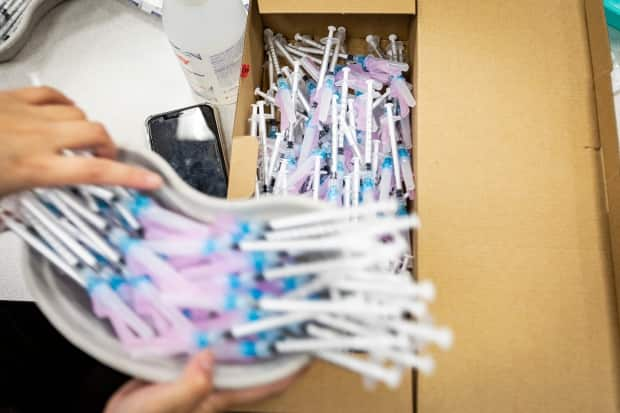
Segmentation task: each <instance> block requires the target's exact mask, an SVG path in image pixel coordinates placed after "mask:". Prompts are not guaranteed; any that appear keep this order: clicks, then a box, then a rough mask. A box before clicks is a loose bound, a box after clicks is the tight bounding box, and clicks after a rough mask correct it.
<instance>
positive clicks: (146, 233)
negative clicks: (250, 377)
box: [0, 185, 452, 386]
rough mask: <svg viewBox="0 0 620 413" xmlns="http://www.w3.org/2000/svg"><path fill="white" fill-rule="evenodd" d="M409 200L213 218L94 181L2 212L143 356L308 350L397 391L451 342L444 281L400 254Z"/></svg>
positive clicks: (257, 356) (239, 356)
mask: <svg viewBox="0 0 620 413" xmlns="http://www.w3.org/2000/svg"><path fill="white" fill-rule="evenodd" d="M397 209H398V205H397V203H396V202H395V201H394V200H390V201H383V202H375V203H369V204H366V205H362V206H360V207H359V208H358V209H357V210H356V212H355V213H354V214H353V213H352V211H351V210H346V209H342V208H328V209H319V210H316V211H312V212H303V213H299V214H296V215H291V216H286V217H281V218H276V219H271V220H259V219H251V220H244V219H242V218H241V217H235V216H225V215H220V216H217V218H216V219H214V220H212V221H211V222H210V223H205V222H199V221H195V220H192V219H189V218H187V217H186V216H184V215H181V214H179V213H176V212H173V211H171V210H169V209H166V208H164V207H162V206H160V205H159V204H158V203H157V202H156V201H155V199H154V198H152V197H149V196H147V195H145V194H142V193H137V192H134V191H130V190H126V189H122V188H116V187H101V186H89V185H83V186H75V187H66V188H50V189H36V190H34V191H29V192H26V193H23V194H21V195H20V197H19V199H18V201H17V202H16V206H15V208H12V209H11V211H9V210H7V209H0V219H2V221H4V223H5V224H6V225H7V226H8V227H9V228H10V229H11V230H12V231H13V232H15V233H16V234H17V235H19V236H20V237H21V238H22V239H23V240H25V241H26V242H27V243H28V244H29V245H30V247H31V248H32V249H34V250H36V251H37V252H38V253H39V254H40V255H42V256H43V257H45V258H46V259H47V260H48V261H49V262H51V263H52V264H53V266H55V267H56V268H57V270H58V271H57V272H59V273H63V274H64V275H66V276H68V277H70V278H71V279H72V280H73V281H75V282H76V283H77V284H79V285H80V286H81V287H83V288H84V289H85V291H87V293H88V295H89V296H90V299H91V302H92V311H93V312H94V314H95V315H96V316H97V317H99V318H101V319H105V320H107V322H109V325H111V327H112V329H113V331H114V333H115V335H116V336H117V337H118V339H119V340H120V342H121V343H122V345H123V347H124V348H125V349H126V351H127V352H128V353H129V354H131V355H132V356H134V357H136V358H153V357H169V356H179V355H180V356H182V355H190V354H192V353H195V352H197V351H199V350H201V349H204V348H209V349H211V350H212V351H213V353H214V354H215V357H216V359H217V360H218V361H220V362H227V363H252V362H255V361H257V360H264V359H269V358H273V357H277V356H279V355H285V354H294V353H298V354H299V353H303V354H310V355H313V356H315V357H317V358H319V359H323V360H326V361H328V362H331V363H334V364H336V365H338V366H342V367H344V368H346V369H350V370H352V371H355V372H357V373H359V374H361V375H363V376H365V377H367V378H370V379H372V380H373V381H376V382H384V383H386V384H388V385H390V386H396V385H397V384H398V383H399V381H400V379H401V374H402V372H403V371H405V369H407V368H416V369H419V370H420V371H422V372H430V371H431V370H432V369H433V364H434V363H433V359H432V358H431V357H430V356H428V355H422V354H420V351H421V350H423V349H425V348H426V347H427V345H428V344H435V345H438V346H439V347H441V348H448V347H449V346H450V345H451V341H452V335H451V332H450V330H448V329H446V328H442V327H437V326H435V325H434V324H433V322H432V320H431V318H430V315H429V313H428V307H427V303H428V302H430V301H432V300H433V299H434V296H435V290H434V287H433V285H432V284H431V283H430V282H428V281H422V282H415V281H414V280H412V278H411V277H410V274H409V272H408V271H406V269H405V268H406V267H407V265H406V263H403V262H402V261H399V260H400V259H401V258H400V257H402V256H403V254H405V253H406V252H407V251H408V248H409V247H408V244H407V242H406V240H405V238H404V236H403V233H406V232H407V231H408V230H410V229H412V228H415V227H417V225H418V219H417V217H416V216H415V215H402V214H398V213H397ZM351 351H359V352H363V353H366V354H368V357H360V355H354V354H351Z"/></svg>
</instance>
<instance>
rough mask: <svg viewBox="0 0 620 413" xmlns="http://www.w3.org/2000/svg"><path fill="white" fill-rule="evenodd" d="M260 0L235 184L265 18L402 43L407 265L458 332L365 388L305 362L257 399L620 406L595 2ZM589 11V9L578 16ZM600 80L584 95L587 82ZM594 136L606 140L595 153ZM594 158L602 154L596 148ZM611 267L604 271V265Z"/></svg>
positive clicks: (303, 404) (610, 182)
mask: <svg viewBox="0 0 620 413" xmlns="http://www.w3.org/2000/svg"><path fill="white" fill-rule="evenodd" d="M258 5H259V8H258V9H257V7H256V6H257V4H256V1H254V2H253V4H252V6H253V7H252V10H251V12H250V16H249V20H248V27H247V35H246V43H245V56H244V63H246V64H249V65H250V74H249V77H247V78H245V79H243V80H242V82H241V87H240V93H239V99H238V108H237V118H236V122H235V127H234V134H235V136H238V137H237V138H235V139H233V153H232V160H231V164H232V171H231V188H232V195H234V196H235V197H243V196H248V195H249V194H251V193H252V191H253V188H254V186H253V182H254V173H255V162H254V160H255V156H256V144H255V140H253V138H248V137H243V135H245V134H246V133H247V119H248V118H249V109H250V103H251V102H252V101H253V100H254V97H253V96H252V90H253V89H254V86H255V85H258V84H261V82H262V79H263V74H262V70H261V67H262V63H263V44H262V30H263V28H264V27H266V26H269V27H271V28H273V29H274V31H279V32H283V33H285V34H286V35H287V37H290V36H291V35H292V34H293V33H295V32H302V33H313V34H315V35H317V36H318V35H322V34H324V33H325V29H326V27H327V26H328V25H329V24H334V25H344V26H346V27H347V29H348V32H349V37H350V38H351V40H350V41H349V44H350V48H351V49H353V50H354V51H355V49H357V50H359V48H360V47H363V44H361V43H359V42H358V41H357V40H355V39H356V38H357V39H358V40H359V39H361V38H363V36H364V35H366V34H367V33H369V32H373V33H377V34H380V35H382V37H386V35H387V34H388V33H390V32H396V33H398V34H399V36H400V37H402V38H406V39H408V48H409V52H410V56H411V58H412V60H413V61H414V63H415V64H414V66H413V67H414V69H415V70H414V73H413V75H414V77H413V79H412V80H413V82H414V85H415V95H416V98H417V100H418V107H417V108H416V111H415V113H414V115H413V116H414V118H413V125H414V130H415V136H414V140H415V148H414V156H415V169H416V175H417V178H418V181H417V185H418V189H417V196H418V199H417V211H418V213H419V215H420V217H421V219H422V223H423V227H422V229H421V231H420V232H419V234H418V242H417V243H416V254H417V257H418V260H417V273H418V274H420V276H421V277H428V278H430V279H432V280H433V281H434V282H435V283H436V285H437V287H438V299H437V302H436V303H435V304H434V305H433V308H432V311H433V314H434V315H435V316H436V317H437V319H438V320H441V321H442V322H443V323H446V324H449V325H451V326H452V327H453V329H454V333H455V345H454V348H453V350H451V351H450V352H447V353H441V352H438V351H437V352H435V355H436V358H437V371H436V373H435V374H434V375H433V376H430V377H424V376H419V377H416V376H411V377H408V378H407V379H406V380H405V381H404V383H403V385H402V386H401V388H400V389H398V390H397V391H389V390H386V389H383V388H382V389H379V390H377V391H375V392H367V391H365V390H364V389H363V387H362V385H361V381H360V379H359V378H358V377H355V376H354V375H352V374H349V373H347V372H343V371H341V370H340V369H337V368H332V367H330V366H328V365H326V364H323V363H316V364H315V365H313V366H312V368H311V369H310V371H309V372H308V374H307V375H306V376H305V377H304V378H302V379H301V380H300V381H299V382H298V383H297V384H296V385H294V386H293V387H292V388H291V389H290V390H289V391H287V392H286V393H285V394H284V395H282V396H280V397H278V398H275V399H273V400H270V401H268V402H264V403H260V404H257V405H253V406H248V407H247V408H245V409H241V410H244V411H253V412H291V413H298V412H299V413H305V412H322V413H327V412H356V413H366V412H368V413H375V412H397V413H398V412H412V411H417V412H421V413H429V412H433V413H441V412H455V411H458V412H472V413H473V412H476V413H479V412H493V413H495V412H572V411H574V412H616V411H619V410H620V386H619V384H620V380H619V371H620V370H619V357H618V356H619V351H620V347H619V344H620V342H619V340H618V338H619V337H618V332H619V328H618V327H619V324H618V311H617V309H618V305H617V301H616V300H617V298H616V285H615V283H614V274H615V275H616V277H620V176H619V175H620V159H619V156H620V155H619V153H618V141H617V133H616V132H617V131H616V127H615V121H614V120H613V103H612V100H611V91H610V88H611V85H610V82H609V71H610V68H611V63H610V59H609V47H608V43H607V39H606V30H605V22H604V17H603V13H602V9H601V1H600V0H563V1H539V0H522V1H519V2H504V1H495V0H479V1H476V2H466V1H462V0H458V1H457V0H417V4H416V3H414V2H413V1H411V0H409V1H405V0H402V1H401V0H399V1H397V0H384V1H370V0H369V1H362V0H358V1H346V0H313V1H312V2H310V1H302V2H293V1H286V0H260V1H259V2H258ZM586 11H587V13H586ZM595 86H596V94H595ZM601 149H602V150H601ZM601 155H602V157H601ZM614 268H615V271H614Z"/></svg>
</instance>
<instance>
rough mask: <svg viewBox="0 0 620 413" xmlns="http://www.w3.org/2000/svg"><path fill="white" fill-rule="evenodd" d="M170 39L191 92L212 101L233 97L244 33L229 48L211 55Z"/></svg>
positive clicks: (237, 78) (235, 90)
mask: <svg viewBox="0 0 620 413" xmlns="http://www.w3.org/2000/svg"><path fill="white" fill-rule="evenodd" d="M170 43H171V45H172V47H173V48H174V52H175V54H176V56H177V58H178V59H179V62H180V64H181V67H182V68H183V71H184V72H185V76H186V78H187V80H188V82H189V85H190V86H191V88H192V89H193V90H194V92H196V93H197V94H198V95H200V96H202V97H203V98H205V99H206V100H208V101H210V102H213V103H220V104H226V103H233V102H234V101H235V99H236V98H237V89H238V86H239V76H240V68H241V59H242V56H243V35H242V36H241V37H240V38H239V40H238V41H237V42H235V44H233V45H232V46H231V47H229V48H228V49H226V50H224V51H222V52H220V53H217V54H214V55H211V56H205V55H203V54H201V53H200V52H197V51H193V50H185V49H183V48H181V47H179V46H177V45H176V44H174V43H172V42H170Z"/></svg>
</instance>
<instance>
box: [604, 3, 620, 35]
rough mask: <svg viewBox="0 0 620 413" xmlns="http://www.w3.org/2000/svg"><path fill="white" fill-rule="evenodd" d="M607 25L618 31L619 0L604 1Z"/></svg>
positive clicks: (619, 26) (619, 17)
mask: <svg viewBox="0 0 620 413" xmlns="http://www.w3.org/2000/svg"><path fill="white" fill-rule="evenodd" d="M603 4H604V6H605V17H606V18H607V24H608V25H609V26H612V27H613V28H615V29H617V30H620V0H604V1H603Z"/></svg>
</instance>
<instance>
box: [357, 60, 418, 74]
mask: <svg viewBox="0 0 620 413" xmlns="http://www.w3.org/2000/svg"><path fill="white" fill-rule="evenodd" d="M364 66H365V67H366V70H367V71H369V72H371V73H373V72H378V73H387V74H390V75H392V76H397V75H400V74H402V73H403V72H406V71H408V70H409V65H408V64H407V63H400V62H393V61H390V60H386V59H380V58H378V57H374V56H367V57H366V58H365V59H364Z"/></svg>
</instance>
